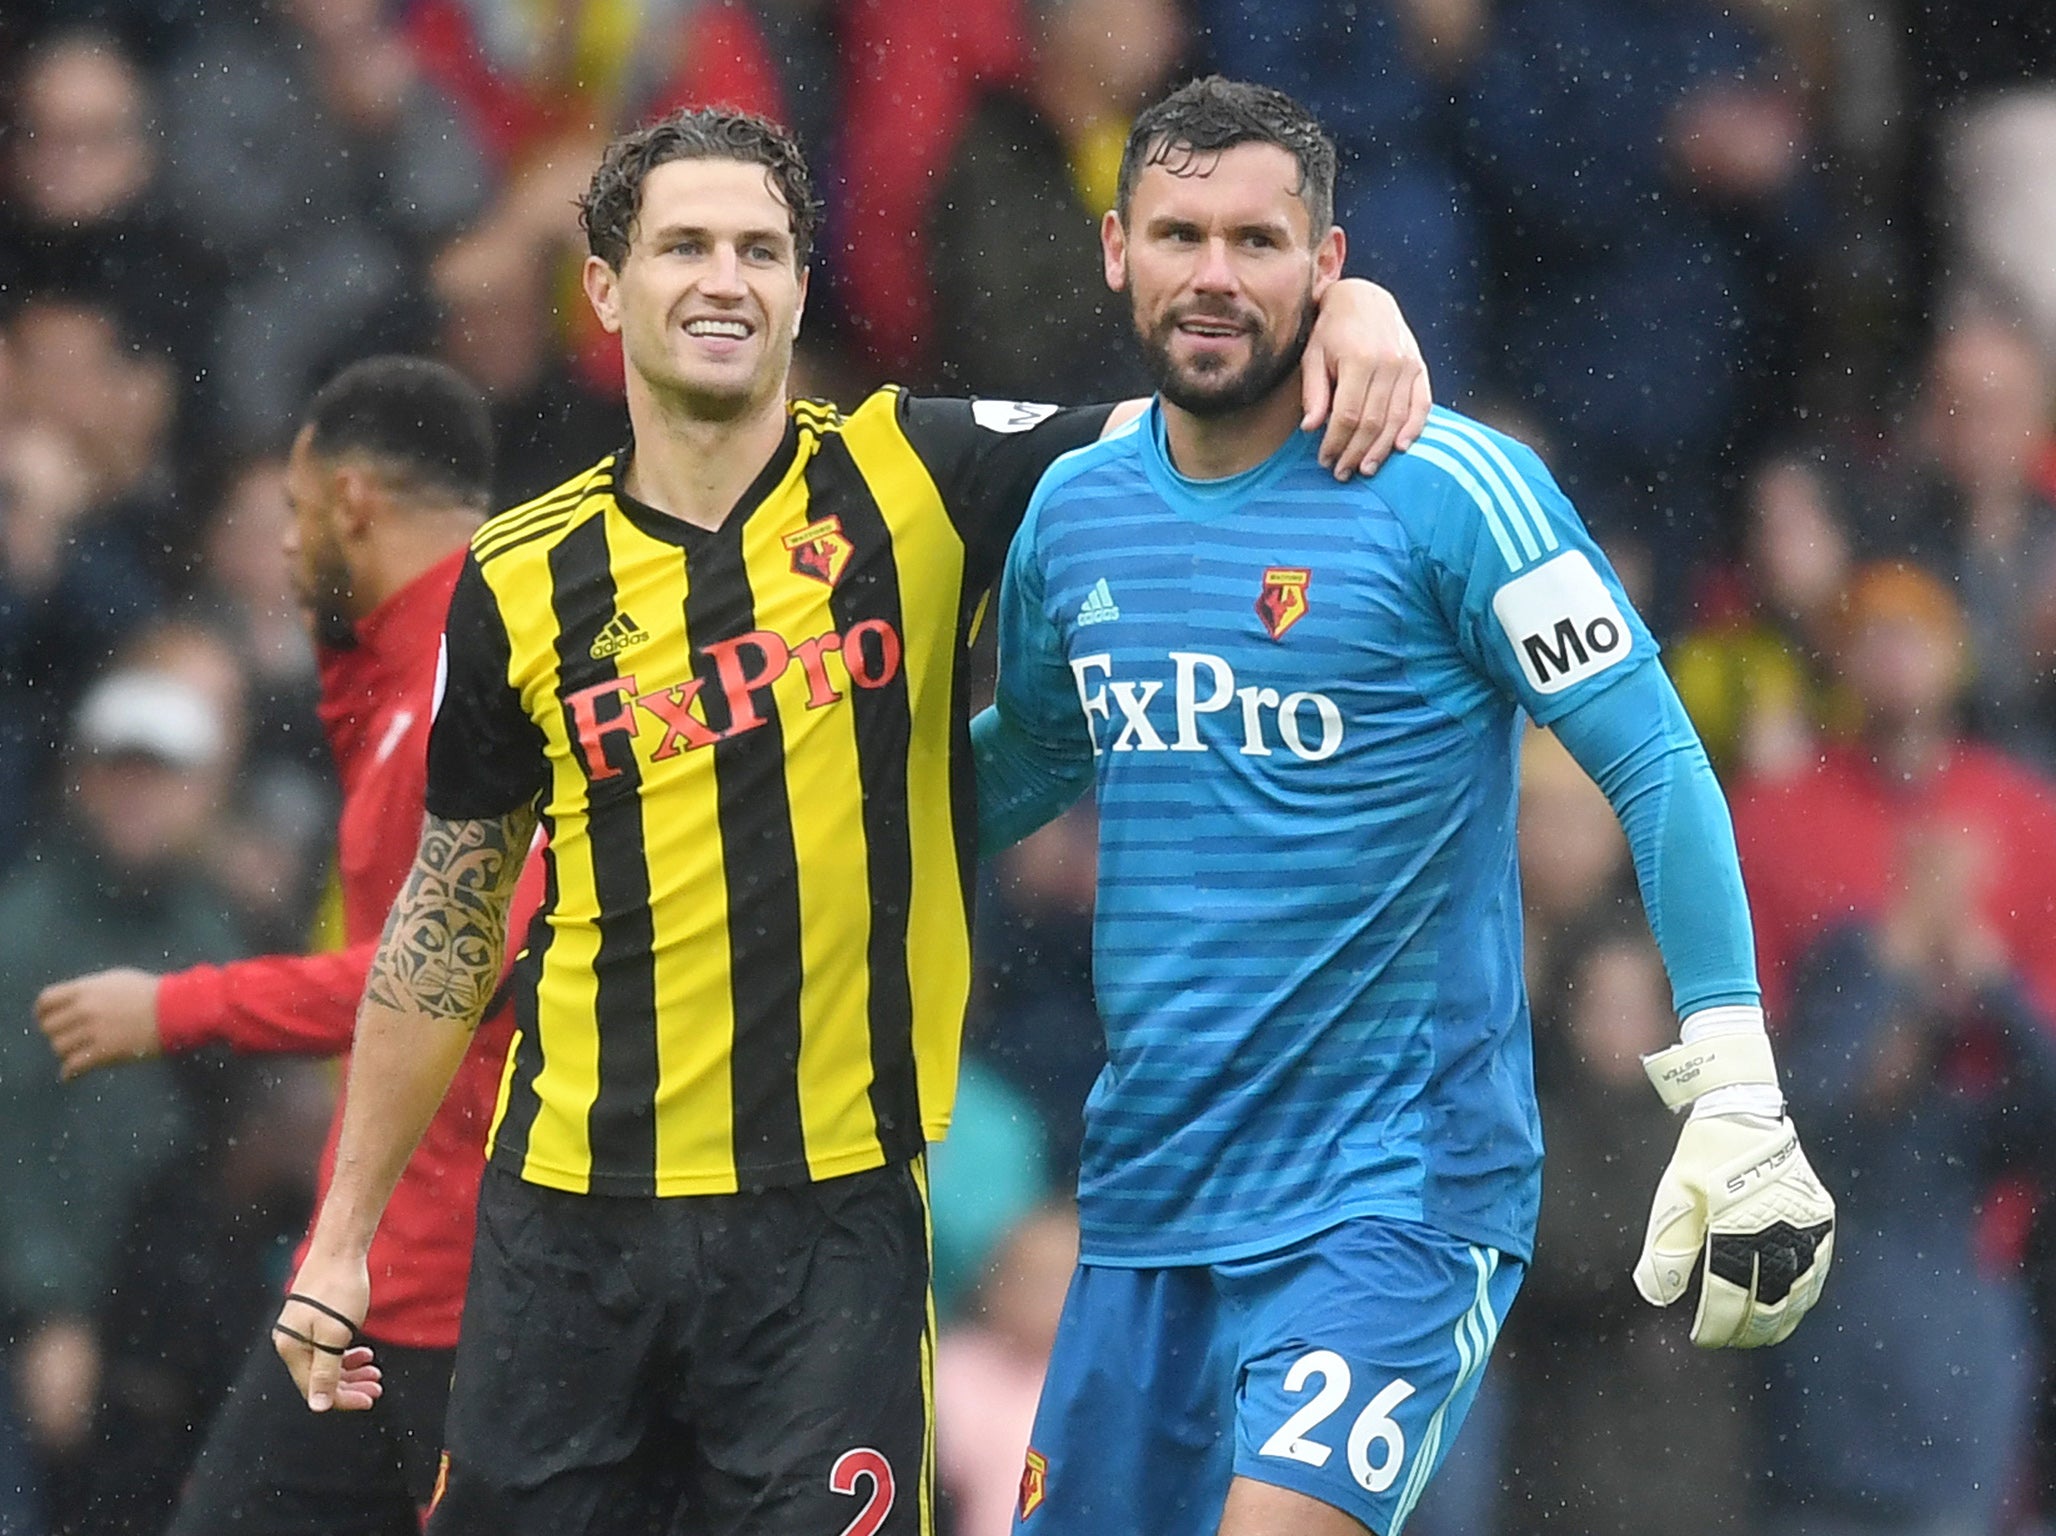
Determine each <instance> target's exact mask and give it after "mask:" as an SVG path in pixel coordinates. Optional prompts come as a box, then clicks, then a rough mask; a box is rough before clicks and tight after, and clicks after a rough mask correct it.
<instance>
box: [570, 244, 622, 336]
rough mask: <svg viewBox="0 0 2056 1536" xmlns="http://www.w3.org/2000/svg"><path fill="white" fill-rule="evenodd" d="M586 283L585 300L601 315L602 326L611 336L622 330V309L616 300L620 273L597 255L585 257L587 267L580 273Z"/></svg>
mask: <svg viewBox="0 0 2056 1536" xmlns="http://www.w3.org/2000/svg"><path fill="white" fill-rule="evenodd" d="M579 276H580V279H581V281H582V282H583V283H584V285H585V300H586V302H587V303H588V304H590V305H592V307H593V313H594V314H596V315H598V316H599V317H600V328H601V329H602V330H604V331H605V332H607V334H608V335H610V336H615V335H619V334H620V332H621V309H620V306H619V304H618V303H617V302H616V296H615V293H614V289H615V286H616V285H617V284H618V283H619V282H620V281H621V278H620V275H619V274H618V273H617V272H615V270H614V269H613V268H612V267H610V266H608V265H607V264H606V263H605V262H604V261H602V260H600V258H599V257H597V256H588V257H586V259H585V268H584V270H583V271H582V272H581V273H580V274H579Z"/></svg>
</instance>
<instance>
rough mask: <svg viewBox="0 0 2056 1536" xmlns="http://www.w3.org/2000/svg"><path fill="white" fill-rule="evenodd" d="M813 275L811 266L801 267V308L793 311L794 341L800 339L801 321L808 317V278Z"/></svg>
mask: <svg viewBox="0 0 2056 1536" xmlns="http://www.w3.org/2000/svg"><path fill="white" fill-rule="evenodd" d="M812 275H813V269H812V268H811V267H801V268H800V302H799V308H797V309H795V310H794V311H793V312H792V339H793V340H794V341H798V340H799V339H800V322H801V321H802V320H804V319H806V318H807V279H808V278H809V277H810V276H812Z"/></svg>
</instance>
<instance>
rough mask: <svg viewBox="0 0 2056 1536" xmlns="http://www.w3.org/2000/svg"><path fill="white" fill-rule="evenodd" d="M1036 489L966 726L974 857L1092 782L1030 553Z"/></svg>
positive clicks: (1067, 675)
mask: <svg viewBox="0 0 2056 1536" xmlns="http://www.w3.org/2000/svg"><path fill="white" fill-rule="evenodd" d="M1041 500H1042V497H1041V493H1040V492H1038V493H1037V496H1036V500H1035V501H1034V502H1033V503H1031V504H1030V506H1029V509H1028V516H1027V517H1026V519H1025V520H1024V521H1023V522H1022V525H1021V528H1020V531H1019V532H1018V533H1016V534H1015V536H1014V542H1013V545H1012V547H1011V548H1010V549H1009V550H1008V551H1007V563H1006V568H1005V570H1004V571H1003V572H1002V574H1001V577H1000V586H999V682H998V686H997V687H996V688H995V690H994V702H993V705H992V707H991V708H990V709H987V710H984V711H983V712H981V713H980V714H979V716H978V717H977V718H976V719H975V720H973V721H972V722H971V752H972V759H973V762H974V763H975V764H976V766H977V772H978V853H979V857H981V858H988V857H990V856H991V855H993V854H995V853H997V852H999V851H1000V849H1002V848H1007V847H1010V846H1012V845H1013V844H1015V843H1018V842H1019V841H1020V840H1021V839H1022V838H1024V837H1026V836H1027V835H1028V834H1029V833H1030V832H1033V831H1034V830H1035V829H1036V828H1037V827H1039V826H1042V825H1043V824H1044V823H1045V822H1050V821H1054V820H1055V819H1056V818H1057V817H1058V816H1061V815H1062V814H1063V813H1064V812H1065V811H1066V810H1068V809H1069V808H1070V807H1071V805H1072V804H1073V803H1075V802H1076V800H1077V799H1078V797H1079V796H1080V795H1082V794H1084V793H1085V789H1086V786H1087V785H1089V784H1090V783H1091V782H1092V738H1091V737H1089V736H1088V735H1086V733H1085V727H1084V723H1083V721H1082V720H1081V719H1080V717H1079V714H1078V690H1077V685H1076V684H1075V683H1073V682H1072V680H1071V669H1070V666H1069V665H1068V664H1067V663H1066V662H1065V660H1064V655H1063V638H1062V636H1060V635H1059V634H1058V633H1057V629H1056V625H1055V624H1054V622H1053V621H1052V620H1051V618H1050V616H1049V614H1048V612H1047V611H1046V609H1045V607H1044V604H1043V583H1044V576H1043V571H1042V565H1041V562H1040V560H1039V559H1038V557H1037V554H1036V547H1035V546H1036V528H1037V513H1038V511H1039V509H1040V504H1041Z"/></svg>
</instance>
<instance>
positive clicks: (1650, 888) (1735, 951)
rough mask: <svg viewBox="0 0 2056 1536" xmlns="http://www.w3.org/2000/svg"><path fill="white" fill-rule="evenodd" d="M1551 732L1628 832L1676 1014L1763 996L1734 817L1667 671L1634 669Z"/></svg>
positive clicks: (1560, 720) (1649, 667)
mask: <svg viewBox="0 0 2056 1536" xmlns="http://www.w3.org/2000/svg"><path fill="white" fill-rule="evenodd" d="M1552 729H1553V730H1554V731H1555V732H1556V734H1557V737H1558V739H1559V740H1561V741H1562V742H1563V744H1564V746H1565V747H1566V748H1567V749H1569V751H1570V754H1571V756H1572V757H1574V758H1576V759H1577V761H1578V764H1579V765H1580V766H1581V767H1582V768H1583V769H1584V770H1585V772H1587V773H1588V774H1590V775H1591V776H1592V779H1593V781H1594V782H1595V783H1596V784H1598V786H1599V787H1600V789H1601V790H1603V791H1605V794H1606V798H1607V800H1608V801H1609V802H1610V803H1611V804H1612V806H1613V809H1614V814H1615V815H1617V816H1618V817H1619V818H1620V822H1621V827H1622V829H1623V830H1624V831H1625V832H1626V833H1627V836H1628V846H1629V848H1630V850H1631V851H1632V852H1633V854H1634V860H1635V878H1636V881H1637V883H1638V884H1639V885H1640V886H1641V889H1642V904H1643V906H1644V908H1645V909H1646V910H1647V911H1648V914H1649V928H1650V931H1651V932H1652V933H1653V934H1655V936H1656V944H1657V948H1658V949H1660V950H1661V951H1662V953H1663V963H1664V969H1665V970H1666V971H1667V972H1668V973H1669V976H1670V983H1671V1000H1672V1003H1673V1005H1674V1006H1675V1007H1676V1009H1677V1011H1678V1015H1679V1017H1681V1018H1682V1017H1684V1016H1685V1015H1687V1014H1690V1013H1694V1012H1697V1011H1698V1010H1699V1009H1701V1008H1711V1007H1717V1006H1721V1005H1723V1004H1731V1003H1747V1004H1754V1003H1756V1002H1758V1001H1760V999H1761V997H1762V993H1761V991H1760V989H1759V988H1758V986H1757V981H1756V950H1755V944H1754V941H1753V939H1752V937H1751V934H1750V928H1749V902H1748V897H1747V896H1746V895H1745V893H1744V892H1743V889H1742V867H1741V862H1740V860H1739V859H1738V858H1737V856H1736V853H1735V832H1734V824H1733V823H1732V822H1731V821H1730V820H1729V817H1728V805H1727V801H1726V799H1725V798H1724V797H1723V796H1722V794H1721V790H1720V785H1719V783H1718V782H1716V780H1715V779H1714V776H1713V768H1712V765H1711V764H1709V763H1708V762H1707V760H1706V749H1705V748H1704V747H1703V746H1701V745H1700V742H1699V736H1698V733H1697V732H1695V731H1694V730H1693V728H1692V723H1691V721H1690V720H1689V719H1688V718H1687V717H1686V715H1685V708H1684V705H1683V704H1681V703H1680V702H1679V701H1678V695H1677V690H1676V689H1674V688H1673V687H1672V686H1671V683H1670V679H1669V678H1668V677H1666V676H1665V675H1664V672H1663V669H1662V668H1661V667H1659V666H1655V665H1653V664H1650V665H1645V666H1642V667H1639V668H1637V669H1636V670H1635V672H1634V673H1633V674H1631V675H1630V676H1628V677H1624V678H1622V679H1621V680H1620V682H1619V683H1618V684H1616V685H1615V686H1614V687H1612V688H1609V689H1607V690H1606V691H1605V692H1603V693H1600V694H1597V695H1595V696H1594V697H1592V698H1590V699H1587V700H1586V701H1585V702H1583V703H1581V704H1579V705H1578V706H1577V707H1576V708H1574V709H1572V710H1570V711H1569V712H1568V713H1566V714H1564V715H1562V716H1560V717H1558V718H1557V719H1556V720H1555V721H1554V722H1553V724H1552Z"/></svg>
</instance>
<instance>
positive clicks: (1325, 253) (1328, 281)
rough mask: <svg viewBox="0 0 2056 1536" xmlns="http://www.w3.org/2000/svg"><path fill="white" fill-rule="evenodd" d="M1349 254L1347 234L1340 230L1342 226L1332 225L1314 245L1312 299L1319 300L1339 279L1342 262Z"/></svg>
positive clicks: (1317, 301)
mask: <svg viewBox="0 0 2056 1536" xmlns="http://www.w3.org/2000/svg"><path fill="white" fill-rule="evenodd" d="M1348 255H1349V236H1347V235H1345V234H1344V233H1343V232H1342V226H1341V225H1339V224H1337V225H1334V226H1332V227H1331V228H1330V229H1329V230H1328V233H1327V234H1325V235H1323V236H1322V237H1321V242H1320V244H1318V245H1316V246H1315V247H1314V301H1315V302H1316V303H1319V302H1320V298H1321V295H1322V294H1324V293H1326V292H1327V291H1328V290H1329V288H1331V287H1333V286H1334V284H1335V283H1336V282H1337V281H1339V280H1340V279H1341V276H1342V266H1343V262H1344V261H1345V260H1346V259H1347V257H1348Z"/></svg>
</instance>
